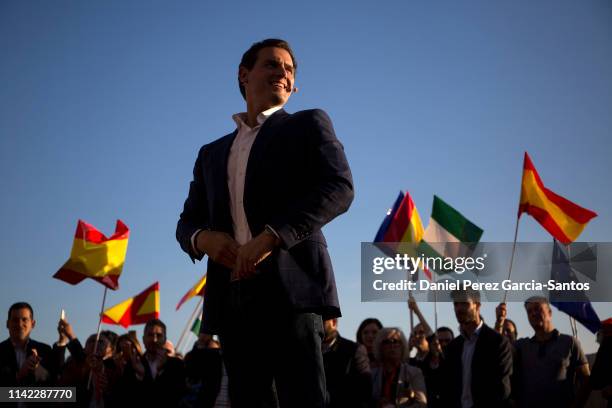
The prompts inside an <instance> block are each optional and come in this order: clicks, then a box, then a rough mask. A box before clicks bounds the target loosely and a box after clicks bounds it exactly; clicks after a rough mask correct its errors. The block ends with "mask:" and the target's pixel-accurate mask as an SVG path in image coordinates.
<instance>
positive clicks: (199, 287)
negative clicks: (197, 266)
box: [176, 275, 206, 310]
mask: <svg viewBox="0 0 612 408" xmlns="http://www.w3.org/2000/svg"><path fill="white" fill-rule="evenodd" d="M205 290H206V275H204V276H202V277H201V278H200V280H199V281H197V282H196V284H195V285H193V286H192V287H191V289H189V290H188V291H187V293H185V296H183V297H182V298H181V300H179V302H178V304H177V305H176V310H179V307H181V306H182V305H183V303H185V302H186V301H188V300H189V299H191V298H192V297H194V296H204V291H205Z"/></svg>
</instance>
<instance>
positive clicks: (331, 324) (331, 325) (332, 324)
mask: <svg viewBox="0 0 612 408" xmlns="http://www.w3.org/2000/svg"><path fill="white" fill-rule="evenodd" d="M323 329H324V330H325V341H331V340H333V339H334V337H336V333H337V331H338V319H328V320H325V321H323Z"/></svg>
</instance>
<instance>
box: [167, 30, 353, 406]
mask: <svg viewBox="0 0 612 408" xmlns="http://www.w3.org/2000/svg"><path fill="white" fill-rule="evenodd" d="M296 68H297V64H296V61H295V58H294V56H293V52H292V50H291V48H290V47H289V44H287V43H286V42H285V41H282V40H275V39H269V40H264V41H262V42H259V43H255V44H253V46H252V47H251V48H250V49H249V50H247V52H246V53H245V54H244V55H243V57H242V60H241V62H240V65H239V71H238V81H239V87H240V90H241V93H242V95H243V97H244V99H245V101H246V107H247V110H246V112H245V113H241V114H236V115H234V117H233V118H234V121H235V122H236V124H237V129H236V130H235V131H234V132H232V133H230V134H229V135H226V136H224V137H222V138H220V139H218V140H216V141H214V142H212V143H210V144H207V145H205V146H204V147H202V149H201V150H200V153H199V155H198V158H197V160H196V163H195V167H194V172H193V181H192V182H191V185H190V189H189V196H188V198H187V200H186V201H185V205H184V210H183V212H182V214H181V216H180V219H179V222H178V226H177V239H178V241H179V243H180V244H181V247H182V248H183V250H184V251H185V252H187V253H188V254H189V256H190V257H191V259H192V260H195V259H202V257H203V256H204V255H208V278H207V287H206V296H205V297H204V299H205V300H204V318H203V326H202V331H203V332H206V333H210V334H214V333H218V334H219V337H220V341H221V347H222V350H223V356H224V360H225V364H226V368H227V372H228V376H229V392H230V398H231V400H232V406H233V407H242V406H248V407H257V406H276V404H277V403H278V402H280V404H281V406H291V407H300V406H307V407H319V406H323V404H324V398H325V375H324V370H323V361H322V356H321V350H320V347H321V339H322V337H323V323H322V319H329V318H334V317H338V316H340V306H339V302H338V296H337V293H336V284H335V280H334V274H333V270H332V266H331V260H330V257H329V254H328V252H327V243H326V241H325V238H324V236H323V234H322V232H321V228H322V227H323V226H324V225H325V224H327V223H328V222H330V221H331V220H332V219H333V218H335V217H336V216H338V215H340V214H341V213H343V212H345V211H346V210H347V209H348V207H349V205H350V203H351V202H352V199H353V183H352V177H351V172H350V169H349V166H348V163H347V160H346V157H345V155H344V150H343V147H342V145H341V144H340V142H339V141H338V139H337V138H336V136H335V133H334V129H333V126H332V124H331V121H330V119H329V117H328V116H327V114H326V113H325V112H323V111H322V110H318V109H314V110H307V111H301V112H296V113H294V114H289V113H287V112H285V111H284V110H283V109H282V106H283V105H284V104H285V103H286V102H287V100H288V99H289V97H290V95H291V93H292V92H294V90H295V88H294V87H293V85H294V79H295V70H296ZM273 384H274V387H273ZM277 400H278V401H277Z"/></svg>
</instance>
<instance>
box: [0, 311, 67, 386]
mask: <svg viewBox="0 0 612 408" xmlns="http://www.w3.org/2000/svg"><path fill="white" fill-rule="evenodd" d="M35 326H36V320H34V311H33V310H32V306H30V305H29V304H28V303H26V302H19V303H15V304H13V305H12V306H11V307H10V308H9V311H8V320H7V321H6V327H7V329H8V331H9V338H8V339H6V340H5V341H3V342H2V343H0V386H5V387H6V386H22V387H23V386H35V385H38V386H43V385H49V384H53V383H54V382H55V380H56V375H57V368H56V366H57V358H56V356H55V355H54V354H53V352H52V349H51V347H50V346H48V345H46V344H44V343H40V342H38V341H35V340H32V339H31V338H30V334H31V333H32V329H34V327H35Z"/></svg>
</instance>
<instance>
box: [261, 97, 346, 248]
mask: <svg viewBox="0 0 612 408" xmlns="http://www.w3.org/2000/svg"><path fill="white" fill-rule="evenodd" d="M305 112H309V114H310V118H309V119H310V120H309V124H308V129H309V134H308V135H307V137H308V141H309V152H308V153H309V154H310V155H311V157H312V160H310V163H311V165H310V167H309V172H310V174H312V177H313V179H314V180H315V183H314V184H313V187H311V188H310V191H308V192H306V194H305V195H304V196H303V198H302V199H300V201H299V202H297V203H295V205H293V206H291V208H289V209H288V210H287V211H286V212H284V213H282V214H277V215H276V216H275V217H274V219H273V220H272V222H270V224H269V225H270V226H271V227H272V228H273V229H274V230H275V231H276V232H277V234H278V235H279V237H280V238H281V240H282V246H283V248H284V249H290V248H291V247H293V246H294V245H296V244H298V243H299V242H301V241H303V240H304V239H306V238H308V237H309V236H310V235H311V234H312V233H313V232H315V231H318V230H320V229H321V228H322V227H323V226H324V225H325V224H327V223H328V222H330V221H331V220H332V219H334V218H335V217H337V216H338V215H340V214H342V213H344V212H346V211H347V210H348V208H349V206H350V204H351V202H352V201H353V197H354V192H353V179H352V175H351V170H350V168H349V165H348V161H347V159H346V155H345V154H344V148H343V146H342V144H341V143H340V141H339V140H338V139H337V138H336V134H335V132H334V128H333V125H332V122H331V120H330V118H329V116H328V115H327V113H325V112H324V111H322V110H320V109H314V110H311V111H305ZM305 112H304V113H305Z"/></svg>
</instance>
